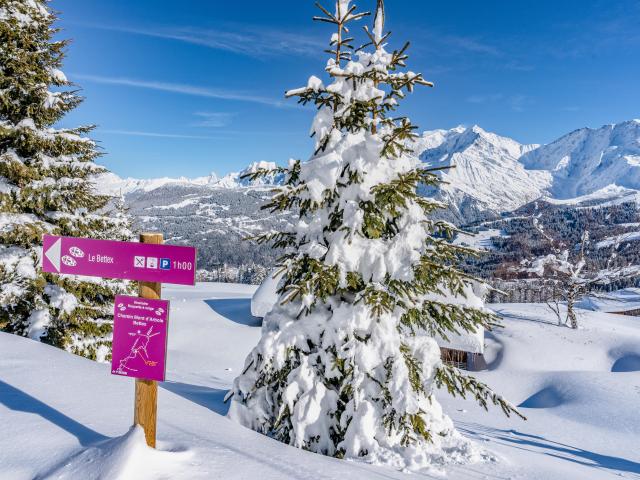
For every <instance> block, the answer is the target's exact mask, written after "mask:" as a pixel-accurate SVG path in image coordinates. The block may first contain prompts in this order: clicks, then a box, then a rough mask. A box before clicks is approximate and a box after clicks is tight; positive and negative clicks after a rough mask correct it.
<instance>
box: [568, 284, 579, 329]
mask: <svg viewBox="0 0 640 480" xmlns="http://www.w3.org/2000/svg"><path fill="white" fill-rule="evenodd" d="M577 296H578V289H577V288H576V287H575V286H573V285H570V286H569V291H568V295H567V320H568V321H569V325H570V326H571V328H573V329H574V330H577V329H578V317H577V315H576V311H575V308H574V305H575V303H576V297H577Z"/></svg>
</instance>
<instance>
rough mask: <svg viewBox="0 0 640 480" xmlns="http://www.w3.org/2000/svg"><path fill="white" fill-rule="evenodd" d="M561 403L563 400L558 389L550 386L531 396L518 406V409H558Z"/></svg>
mask: <svg viewBox="0 0 640 480" xmlns="http://www.w3.org/2000/svg"><path fill="white" fill-rule="evenodd" d="M563 403H564V398H563V396H562V394H561V393H560V391H559V390H558V388H557V387H555V386H550V387H545V388H543V389H542V390H540V391H539V392H536V393H534V394H533V395H531V396H530V397H529V398H527V399H526V400H525V401H524V402H522V403H521V404H520V405H518V408H554V407H559V406H560V405H562V404H563Z"/></svg>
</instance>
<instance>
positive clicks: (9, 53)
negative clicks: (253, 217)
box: [0, 0, 131, 360]
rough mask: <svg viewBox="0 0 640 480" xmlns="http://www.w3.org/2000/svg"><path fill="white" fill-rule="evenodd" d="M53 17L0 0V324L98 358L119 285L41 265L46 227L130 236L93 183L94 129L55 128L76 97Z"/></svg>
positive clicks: (41, 5)
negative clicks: (43, 269)
mask: <svg viewBox="0 0 640 480" xmlns="http://www.w3.org/2000/svg"><path fill="white" fill-rule="evenodd" d="M54 21H55V16H54V15H53V14H52V12H51V11H50V10H49V9H48V8H47V2H45V1H42V0H0V328H1V329H3V330H5V331H8V332H13V333H17V334H19V335H24V336H29V337H31V338H34V339H37V340H41V341H43V342H46V343H50V344H52V345H56V346H58V347H61V348H66V349H67V350H69V351H72V352H74V353H77V354H80V355H84V356H87V357H90V358H97V359H99V360H104V359H105V358H106V357H108V355H109V351H110V345H109V342H110V336H111V322H110V319H111V316H112V312H111V303H112V299H113V296H114V294H115V293H116V292H122V291H124V290H125V288H126V284H125V283H123V282H120V281H87V280H86V279H85V280H82V279H80V278H75V277H71V276H66V277H55V276H52V275H45V274H43V273H42V272H41V270H40V268H39V261H40V257H41V255H42V235H43V234H45V233H51V234H59V235H70V236H88V237H96V238H112V239H126V238H129V237H130V235H131V233H130V231H129V221H128V219H127V217H126V215H125V214H124V212H123V210H122V208H116V207H117V205H118V202H117V201H112V199H111V198H110V197H106V196H101V195H96V194H95V191H94V187H93V185H92V183H91V177H92V176H93V175H95V174H96V173H100V172H102V171H103V168H102V167H99V166H98V165H96V164H95V163H94V160H95V159H96V157H98V156H99V155H100V153H99V151H98V149H97V147H96V144H95V143H94V142H93V141H92V140H91V139H89V138H88V137H87V136H86V134H87V133H89V132H90V131H91V128H92V127H78V128H75V129H56V128H53V125H54V124H56V123H57V122H58V121H59V120H61V119H62V118H63V117H64V115H65V114H66V113H68V112H69V111H71V110H73V109H74V108H75V107H76V106H77V105H78V104H79V103H80V102H81V101H82V99H81V97H79V96H78V95H77V93H76V92H75V90H74V88H75V87H74V86H73V85H72V84H71V83H70V82H69V81H68V80H67V78H66V76H65V75H64V74H63V73H62V72H61V71H60V67H61V64H62V60H63V58H64V50H65V48H66V46H67V42H65V41H57V40H54V39H53V36H54V35H55V33H56V32H57V30H56V29H55V28H54V27H53V23H54ZM70 87H71V88H70ZM107 210H109V211H107Z"/></svg>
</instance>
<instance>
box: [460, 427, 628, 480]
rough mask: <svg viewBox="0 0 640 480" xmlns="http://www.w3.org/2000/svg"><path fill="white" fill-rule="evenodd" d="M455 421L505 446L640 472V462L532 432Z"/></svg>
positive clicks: (475, 434)
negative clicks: (574, 445)
mask: <svg viewBox="0 0 640 480" xmlns="http://www.w3.org/2000/svg"><path fill="white" fill-rule="evenodd" d="M456 423H457V427H458V430H460V431H461V432H462V433H464V434H465V435H467V436H469V437H471V438H475V439H478V438H483V437H484V438H487V437H488V438H490V439H492V440H494V441H498V442H500V443H502V444H503V445H511V446H513V447H514V448H519V449H522V450H527V451H530V452H538V453H540V454H542V455H548V456H550V457H554V458H558V459H561V460H566V461H568V462H573V463H577V464H579V465H584V466H585V467H592V468H593V467H595V468H601V469H605V470H613V471H622V472H629V473H636V474H640V463H637V462H634V461H632V460H627V459H626V458H622V457H613V456H611V455H603V454H600V453H596V452H590V451H589V450H583V449H581V448H579V447H573V446H571V445H566V444H564V443H559V442H554V441H553V440H548V439H546V438H544V437H541V436H539V435H531V434H528V433H523V432H518V431H517V430H500V429H494V428H488V427H483V426H481V425H478V424H465V423H462V422H461V423H458V422H456Z"/></svg>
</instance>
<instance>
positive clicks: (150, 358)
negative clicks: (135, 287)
mask: <svg viewBox="0 0 640 480" xmlns="http://www.w3.org/2000/svg"><path fill="white" fill-rule="evenodd" d="M168 321H169V302H168V301H166V300H151V299H148V298H138V297H127V296H124V295H118V296H117V297H116V300H115V312H114V315H113V352H112V358H111V373H112V374H113V375H122V376H124V377H132V378H139V379H143V380H155V381H158V382H164V379H165V371H166V356H167V328H168V325H169V322H168Z"/></svg>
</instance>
